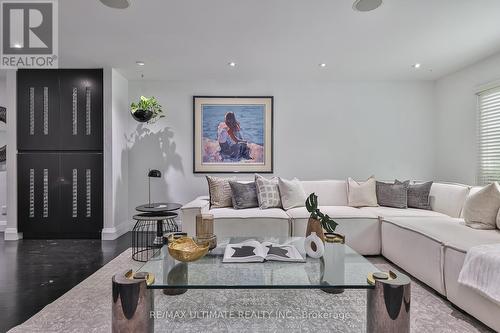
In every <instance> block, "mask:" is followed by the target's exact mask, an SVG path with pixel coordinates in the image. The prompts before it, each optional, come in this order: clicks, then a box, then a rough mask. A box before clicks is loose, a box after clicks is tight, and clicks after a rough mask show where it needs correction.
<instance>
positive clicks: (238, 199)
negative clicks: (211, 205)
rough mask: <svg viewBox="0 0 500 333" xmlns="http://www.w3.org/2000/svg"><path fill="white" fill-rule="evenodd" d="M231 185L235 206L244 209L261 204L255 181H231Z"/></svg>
mask: <svg viewBox="0 0 500 333" xmlns="http://www.w3.org/2000/svg"><path fill="white" fill-rule="evenodd" d="M229 186H231V192H232V201H233V208H235V209H243V208H253V207H258V206H259V202H258V201H257V189H256V187H255V182H251V183H238V182H234V181H230V182H229Z"/></svg>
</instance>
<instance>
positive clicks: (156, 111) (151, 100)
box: [130, 96, 165, 123]
mask: <svg viewBox="0 0 500 333" xmlns="http://www.w3.org/2000/svg"><path fill="white" fill-rule="evenodd" d="M130 113H131V114H132V117H134V119H135V120H137V121H138V122H141V123H145V122H148V123H154V122H156V120H158V119H160V118H163V117H165V115H164V114H163V110H162V109H161V105H160V103H158V101H157V100H156V98H155V97H144V96H141V98H140V100H139V102H137V103H132V104H130Z"/></svg>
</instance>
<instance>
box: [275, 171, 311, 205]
mask: <svg viewBox="0 0 500 333" xmlns="http://www.w3.org/2000/svg"><path fill="white" fill-rule="evenodd" d="M278 188H279V189H280V197H281V204H282V205H283V209H285V210H288V209H290V208H294V207H304V206H305V202H306V199H307V195H306V192H304V188H303V187H302V183H301V182H300V181H299V180H298V179H297V178H294V179H292V180H286V179H283V178H278Z"/></svg>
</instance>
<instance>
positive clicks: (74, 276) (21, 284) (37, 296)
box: [0, 233, 131, 332]
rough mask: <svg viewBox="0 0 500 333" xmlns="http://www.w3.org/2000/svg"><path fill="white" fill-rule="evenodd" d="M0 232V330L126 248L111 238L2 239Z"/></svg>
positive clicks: (126, 239)
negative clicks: (107, 239) (109, 239)
mask: <svg viewBox="0 0 500 333" xmlns="http://www.w3.org/2000/svg"><path fill="white" fill-rule="evenodd" d="M3 239H4V236H3V233H0V332H5V331H7V330H8V329H10V328H12V327H13V326H16V325H19V324H21V323H22V322H24V321H26V320H27V319H28V318H30V317H31V316H33V315H34V314H35V313H37V312H38V311H40V310H41V309H42V308H43V307H44V306H45V305H47V304H49V303H51V302H53V301H54V300H56V299H57V298H59V297H60V296H61V295H62V294H64V293H65V292H67V291H68V290H70V289H71V288H73V287H74V286H75V285H77V284H78V283H80V282H81V281H82V280H84V279H85V278H87V277H88V276H89V275H91V274H92V273H94V272H95V271H97V270H98V269H99V268H101V267H102V266H104V265H105V264H106V263H108V262H109V261H110V260H111V259H113V258H115V257H116V256H117V255H119V254H120V253H122V252H123V251H125V250H126V249H127V248H129V247H130V244H131V240H130V234H126V235H123V236H122V237H120V238H118V239H117V240H115V241H100V240H61V239H57V240H20V241H4V240H3Z"/></svg>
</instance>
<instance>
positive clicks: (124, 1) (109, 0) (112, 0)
mask: <svg viewBox="0 0 500 333" xmlns="http://www.w3.org/2000/svg"><path fill="white" fill-rule="evenodd" d="M101 2H102V3H103V4H104V5H106V6H108V7H110V8H115V9H125V8H128V6H130V1H129V0H101Z"/></svg>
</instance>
